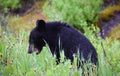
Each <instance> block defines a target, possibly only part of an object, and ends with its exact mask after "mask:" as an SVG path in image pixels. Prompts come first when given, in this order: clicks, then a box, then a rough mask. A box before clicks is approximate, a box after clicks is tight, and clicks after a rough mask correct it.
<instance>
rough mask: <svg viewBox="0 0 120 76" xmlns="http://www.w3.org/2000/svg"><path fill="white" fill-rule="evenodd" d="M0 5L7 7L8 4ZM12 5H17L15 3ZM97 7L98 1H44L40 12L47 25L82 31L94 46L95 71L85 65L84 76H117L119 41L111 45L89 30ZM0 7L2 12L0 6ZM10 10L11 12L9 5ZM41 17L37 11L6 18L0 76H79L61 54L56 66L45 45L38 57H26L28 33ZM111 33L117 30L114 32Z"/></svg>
mask: <svg viewBox="0 0 120 76" xmlns="http://www.w3.org/2000/svg"><path fill="white" fill-rule="evenodd" d="M1 1H2V2H5V3H7V1H8V0H0V2H1ZM15 1H16V2H15V4H17V1H19V0H15ZM25 1H26V0H25ZM80 1H81V2H80ZM10 2H11V1H10ZM11 3H12V2H11ZM11 3H10V4H11ZM13 4H14V3H13ZM13 4H12V5H13ZM101 4H102V0H71V1H70V0H60V1H59V3H58V2H57V0H49V1H46V4H45V6H44V8H43V9H45V10H44V13H46V15H47V17H48V20H49V21H53V20H61V21H63V22H68V23H69V24H71V25H74V26H75V27H77V28H82V29H84V31H85V33H84V34H85V35H86V36H87V38H89V39H90V41H91V42H92V44H93V45H94V46H95V48H96V50H97V53H98V59H99V67H98V69H97V68H96V66H94V65H93V67H94V69H92V67H91V66H89V64H86V65H84V66H83V67H84V74H85V75H84V76H88V72H89V76H120V41H118V40H114V41H112V42H111V40H110V39H109V38H106V39H104V40H103V39H101V37H99V36H98V35H99V32H100V30H99V28H97V27H95V26H93V23H94V22H96V21H97V20H98V16H97V14H98V12H99V10H100V8H99V7H100V5H101ZM0 6H2V7H3V8H6V6H5V5H2V4H0ZM18 6H19V4H18ZM8 7H9V6H8ZM8 7H7V8H8ZM10 7H11V8H12V6H11V5H10ZM15 8H17V5H16V7H15ZM116 9H117V8H116ZM40 10H41V9H40ZM40 13H41V12H40ZM71 13H72V14H71ZM42 16H43V14H42V15H40V14H38V11H37V13H35V12H32V14H27V15H25V16H23V17H19V16H14V17H13V16H8V17H7V23H8V28H9V29H8V30H7V32H4V31H1V30H3V29H2V28H0V31H1V32H0V76H83V74H82V73H83V69H81V68H79V69H77V67H76V60H77V59H76V58H75V60H74V63H73V65H71V64H70V61H69V60H65V61H64V52H61V63H60V64H59V65H56V61H55V56H52V55H51V52H50V49H49V47H48V45H46V46H45V47H44V48H43V50H42V52H41V53H40V54H39V55H36V54H35V53H33V54H31V55H30V54H28V53H27V50H28V45H29V44H28V36H29V32H30V29H31V28H32V27H33V26H35V21H36V20H37V19H40V18H42ZM44 19H46V17H44ZM46 20H47V19H46ZM27 25H28V26H27ZM88 25H90V26H88ZM118 28H119V26H118ZM13 29H15V30H17V31H18V32H16V31H13ZM28 30H29V31H28ZM115 30H118V29H117V28H115ZM112 33H114V30H113V32H112ZM117 33H118V32H117ZM118 34H119V33H118ZM118 34H117V36H118ZM110 36H111V35H110ZM111 37H113V36H111ZM63 61H64V63H63Z"/></svg>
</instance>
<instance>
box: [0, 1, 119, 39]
mask: <svg viewBox="0 0 120 76" xmlns="http://www.w3.org/2000/svg"><path fill="white" fill-rule="evenodd" d="M37 19H43V20H45V21H63V22H67V23H69V24H71V25H73V26H74V27H76V28H77V29H79V30H81V31H82V32H84V29H83V27H84V26H91V25H92V24H94V25H95V26H97V27H99V28H100V35H101V37H102V38H106V37H110V38H112V39H120V31H119V30H120V0H97V1H96V0H78V1H77V0H75V1H69V0H65V1H64V0H61V1H59V2H58V1H57V0H12V1H10V0H0V26H1V29H2V30H4V31H7V30H8V29H11V30H14V31H19V30H20V29H25V30H30V29H31V28H32V27H34V26H35V22H36V20H37ZM84 23H86V24H84ZM2 27H3V28H2Z"/></svg>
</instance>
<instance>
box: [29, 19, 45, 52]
mask: <svg viewBox="0 0 120 76" xmlns="http://www.w3.org/2000/svg"><path fill="white" fill-rule="evenodd" d="M45 27H46V23H45V22H44V20H37V21H36V27H35V28H34V29H33V30H32V31H31V32H30V35H29V47H28V53H33V52H36V54H39V53H40V52H41V50H42V47H43V46H45V41H44V36H45Z"/></svg>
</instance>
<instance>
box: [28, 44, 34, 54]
mask: <svg viewBox="0 0 120 76" xmlns="http://www.w3.org/2000/svg"><path fill="white" fill-rule="evenodd" d="M32 52H33V45H29V47H28V53H29V54H31V53H32Z"/></svg>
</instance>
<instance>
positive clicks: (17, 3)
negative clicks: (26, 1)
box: [0, 0, 21, 12]
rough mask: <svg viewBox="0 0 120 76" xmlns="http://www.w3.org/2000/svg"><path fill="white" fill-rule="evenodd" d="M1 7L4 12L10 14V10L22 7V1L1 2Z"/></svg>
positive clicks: (7, 0) (6, 0)
mask: <svg viewBox="0 0 120 76" xmlns="http://www.w3.org/2000/svg"><path fill="white" fill-rule="evenodd" d="M0 6H1V7H2V8H3V11H4V12H8V11H9V10H10V9H17V8H20V7H21V4H20V0H12V1H11V0H0Z"/></svg>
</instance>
